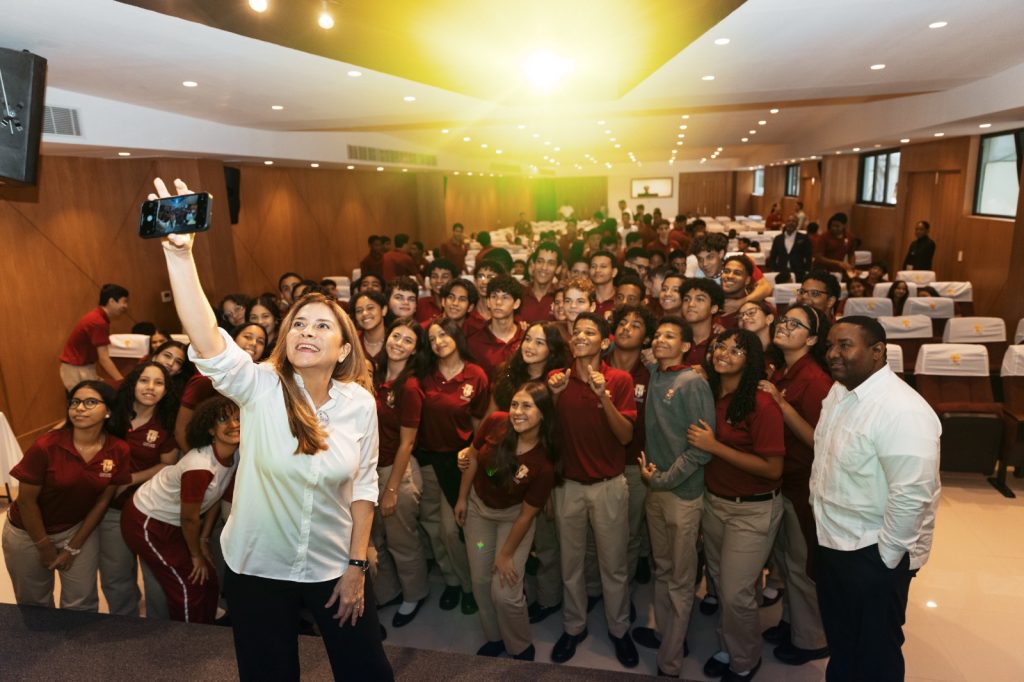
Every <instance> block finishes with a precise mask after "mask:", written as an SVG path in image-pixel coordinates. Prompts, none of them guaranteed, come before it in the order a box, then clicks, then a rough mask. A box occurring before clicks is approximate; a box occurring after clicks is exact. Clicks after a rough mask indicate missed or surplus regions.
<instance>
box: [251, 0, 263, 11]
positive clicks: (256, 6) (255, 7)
mask: <svg viewBox="0 0 1024 682" xmlns="http://www.w3.org/2000/svg"><path fill="white" fill-rule="evenodd" d="M249 7H250V8H251V9H252V11H253V12H266V11H267V0H249Z"/></svg>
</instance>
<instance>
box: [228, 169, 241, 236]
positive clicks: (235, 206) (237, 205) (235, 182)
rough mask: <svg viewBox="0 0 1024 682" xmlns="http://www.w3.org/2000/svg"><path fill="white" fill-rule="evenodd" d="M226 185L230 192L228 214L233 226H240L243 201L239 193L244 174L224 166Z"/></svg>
mask: <svg viewBox="0 0 1024 682" xmlns="http://www.w3.org/2000/svg"><path fill="white" fill-rule="evenodd" d="M224 184H225V185H226V186H227V191H228V213H230V214H231V224H232V225H237V224H238V211H239V210H240V209H241V207H242V199H241V195H240V194H239V192H240V191H241V186H242V173H241V171H239V170H238V169H237V168H232V167H231V166H224Z"/></svg>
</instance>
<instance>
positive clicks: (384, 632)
mask: <svg viewBox="0 0 1024 682" xmlns="http://www.w3.org/2000/svg"><path fill="white" fill-rule="evenodd" d="M387 638H388V631H387V630H385V629H384V626H383V625H381V626H380V641H382V642H383V641H384V640H385V639H387Z"/></svg>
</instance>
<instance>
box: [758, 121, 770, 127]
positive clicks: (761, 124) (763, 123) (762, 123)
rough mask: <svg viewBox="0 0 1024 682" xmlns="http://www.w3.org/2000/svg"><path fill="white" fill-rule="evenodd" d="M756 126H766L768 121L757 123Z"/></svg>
mask: <svg viewBox="0 0 1024 682" xmlns="http://www.w3.org/2000/svg"><path fill="white" fill-rule="evenodd" d="M757 125H759V126H763V125H768V121H764V120H761V121H758V122H757Z"/></svg>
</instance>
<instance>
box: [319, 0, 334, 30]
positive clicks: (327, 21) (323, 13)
mask: <svg viewBox="0 0 1024 682" xmlns="http://www.w3.org/2000/svg"><path fill="white" fill-rule="evenodd" d="M316 23H318V24H319V25H320V28H322V29H323V30H325V31H327V30H329V29H332V28H334V17H332V16H331V13H330V12H328V11H327V0H324V2H323V3H322V4H321V5H320V16H319V17H317V20H316Z"/></svg>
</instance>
